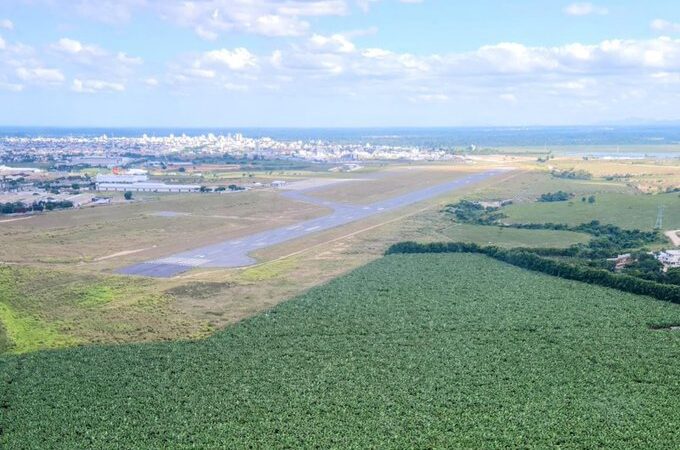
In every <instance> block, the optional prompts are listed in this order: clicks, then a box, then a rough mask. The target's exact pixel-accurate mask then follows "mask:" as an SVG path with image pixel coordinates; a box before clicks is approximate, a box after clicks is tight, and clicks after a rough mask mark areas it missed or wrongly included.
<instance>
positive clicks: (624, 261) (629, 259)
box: [607, 253, 635, 272]
mask: <svg viewBox="0 0 680 450" xmlns="http://www.w3.org/2000/svg"><path fill="white" fill-rule="evenodd" d="M607 261H612V262H614V263H615V265H614V270H616V271H617V272H618V271H619V270H623V269H624V268H625V267H627V266H630V265H631V264H633V263H634V262H635V260H634V259H633V256H632V255H631V254H630V253H625V254H623V255H619V256H617V257H616V258H609V259H607Z"/></svg>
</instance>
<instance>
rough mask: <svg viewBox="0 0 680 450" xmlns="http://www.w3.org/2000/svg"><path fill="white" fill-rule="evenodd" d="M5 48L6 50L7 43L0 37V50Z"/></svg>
mask: <svg viewBox="0 0 680 450" xmlns="http://www.w3.org/2000/svg"><path fill="white" fill-rule="evenodd" d="M5 48H7V42H5V40H4V39H3V38H2V36H0V50H4V49H5Z"/></svg>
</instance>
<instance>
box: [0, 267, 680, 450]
mask: <svg viewBox="0 0 680 450" xmlns="http://www.w3.org/2000/svg"><path fill="white" fill-rule="evenodd" d="M679 323H680V308H679V307H678V306H677V305H673V304H670V303H665V302H657V301H652V300H650V299H648V298H644V297H639V296H636V295H631V294H625V293H621V292H618V291H613V290H610V289H606V288H601V287H597V286H591V285H587V284H583V283H578V282H574V281H567V280H561V279H559V278H553V277H548V276H546V275H542V274H537V273H532V272H528V271H525V270H522V269H519V268H516V267H513V266H510V265H507V264H504V263H500V262H497V261H494V260H493V259H489V258H487V257H484V256H481V255H465V254H439V255H392V256H388V257H385V258H384V259H382V260H379V261H377V262H375V263H372V264H369V265H368V266H365V267H363V268H361V269H359V270H356V271H354V272H352V273H350V274H349V275H347V276H345V277H342V278H339V279H336V280H334V281H332V282H330V283H329V284H328V285H326V286H323V287H320V288H315V289H312V290H311V291H310V292H308V293H307V294H305V295H303V296H301V297H299V298H297V299H296V300H293V301H290V302H287V303H284V304H282V305H280V306H278V307H276V308H275V309H273V310H271V311H270V312H268V313H265V314H261V315H259V316H256V317H253V318H251V319H248V320H246V321H244V322H241V323H240V324H238V325H235V326H232V327H230V328H228V329H226V330H224V331H223V332H221V333H218V334H217V335H215V336H214V337H212V338H209V339H207V340H205V341H200V342H181V343H177V342H176V343H167V344H145V345H124V346H118V347H96V346H95V347H81V348H76V349H71V350H62V351H52V352H38V353H32V354H28V355H22V356H20V357H4V358H2V359H0V380H2V381H4V382H3V383H2V388H0V389H2V390H0V395H1V396H2V398H0V402H1V403H2V405H3V408H2V410H1V411H0V428H1V429H2V431H3V432H2V434H1V435H0V446H3V447H6V448H168V447H174V448H177V447H183V448H189V447H192V448H215V447H230V448H245V447H250V448H253V447H254V448H283V447H288V448H302V447H305V448H314V447H317V448H349V447H353V448H371V447H373V448H378V447H379V448H445V447H446V448H510V447H515V448H516V447H522V448H554V447H563V448H564V447H569V448H629V447H638V448H676V447H677V446H678V445H680V437H679V436H678V433H677V430H678V426H679V425H680V410H678V408H677V395H678V392H677V381H676V380H678V378H679V377H680V366H679V365H678V364H677V349H678V347H679V346H680V333H677V332H674V331H670V330H669V329H668V327H670V326H671V325H674V324H679Z"/></svg>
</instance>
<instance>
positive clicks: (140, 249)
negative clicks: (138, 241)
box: [94, 248, 149, 262]
mask: <svg viewBox="0 0 680 450" xmlns="http://www.w3.org/2000/svg"><path fill="white" fill-rule="evenodd" d="M144 250H149V249H148V248H138V249H137V250H125V251H122V252H118V253H112V254H110V255H107V256H102V257H100V258H96V259H95V260H94V261H95V262H99V261H105V260H107V259H111V258H117V257H119V256H126V255H132V254H135V253H139V252H143V251H144Z"/></svg>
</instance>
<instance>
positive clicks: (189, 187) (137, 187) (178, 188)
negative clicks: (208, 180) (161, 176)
mask: <svg viewBox="0 0 680 450" xmlns="http://www.w3.org/2000/svg"><path fill="white" fill-rule="evenodd" d="M97 190H98V191H105V192H106V191H113V192H125V191H130V192H177V193H181V192H199V191H200V190H201V187H200V186H198V185H195V184H165V183H153V182H140V183H129V184H126V183H97Z"/></svg>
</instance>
